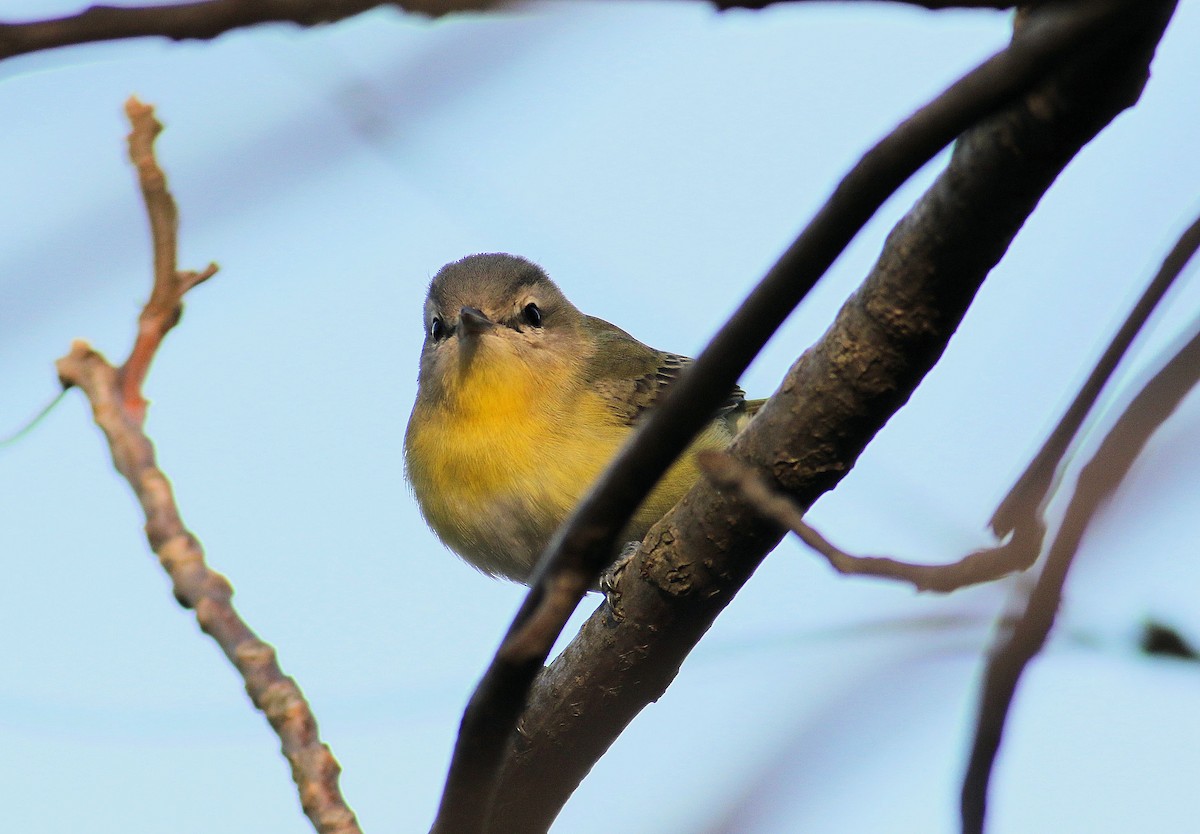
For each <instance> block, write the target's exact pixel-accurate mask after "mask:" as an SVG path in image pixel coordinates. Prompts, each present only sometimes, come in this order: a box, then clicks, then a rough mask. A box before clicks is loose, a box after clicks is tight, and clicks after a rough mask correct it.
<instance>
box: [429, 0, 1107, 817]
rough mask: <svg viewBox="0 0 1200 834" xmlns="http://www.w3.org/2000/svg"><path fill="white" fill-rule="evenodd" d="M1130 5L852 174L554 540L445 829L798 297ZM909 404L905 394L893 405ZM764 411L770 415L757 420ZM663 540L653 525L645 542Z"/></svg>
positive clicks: (1031, 41)
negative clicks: (952, 154) (556, 647)
mask: <svg viewBox="0 0 1200 834" xmlns="http://www.w3.org/2000/svg"><path fill="white" fill-rule="evenodd" d="M1127 9H1128V4H1127V3H1095V2H1091V3H1082V2H1065V3H1050V4H1047V9H1046V11H1044V12H1042V13H1041V17H1040V19H1039V23H1040V24H1041V25H1039V26H1038V27H1037V28H1036V31H1031V32H1029V33H1027V35H1026V36H1025V37H1022V38H1020V39H1018V40H1015V41H1014V43H1013V45H1012V46H1011V47H1010V48H1009V49H1007V50H1005V51H1003V52H1001V53H999V54H998V55H996V56H994V57H993V58H991V59H989V60H988V61H987V62H985V63H984V64H983V65H981V66H980V67H979V68H977V69H976V70H974V71H972V72H971V73H969V74H968V75H967V76H965V77H964V78H963V79H961V80H960V81H958V82H957V83H955V84H954V85H953V86H952V87H951V88H950V89H949V90H947V91H946V92H945V93H944V94H943V95H942V96H940V97H939V98H938V99H937V100H936V101H935V102H933V103H931V104H930V105H928V106H926V107H925V108H922V110H920V111H919V112H918V113H917V114H916V115H914V116H913V117H911V118H910V119H909V120H907V121H906V122H905V123H903V124H902V125H900V126H899V127H898V128H897V129H896V130H895V131H894V132H893V133H892V134H891V135H889V136H888V137H887V138H885V139H884V140H883V141H882V142H880V143H879V145H877V146H876V147H875V148H874V149H872V150H871V151H870V152H868V154H867V155H866V156H864V157H863V159H862V160H861V161H860V162H859V164H858V165H857V166H855V168H854V169H853V170H852V171H851V172H850V174H848V175H847V177H846V178H845V179H844V180H843V181H842V183H841V184H840V185H839V186H838V188H837V190H836V191H835V192H834V194H833V196H832V197H831V198H830V199H829V201H828V202H827V203H826V205H825V206H824V207H823V208H822V209H821V211H820V212H819V213H818V214H817V216H816V217H815V218H814V220H813V221H812V223H810V225H809V226H808V228H806V229H805V230H804V232H803V233H802V234H801V235H800V237H799V238H797V240H796V242H795V243H794V244H793V245H792V246H791V247H790V248H789V250H788V251H787V252H786V253H785V254H784V256H783V257H782V258H781V259H780V261H779V262H778V263H777V264H776V265H775V266H774V267H773V268H772V269H771V271H770V272H769V273H768V274H767V276H766V277H765V278H764V279H763V281H762V282H761V283H760V284H759V286H758V287H757V288H756V289H755V290H754V291H753V292H752V293H751V294H750V296H749V297H748V298H747V299H746V301H745V302H744V303H743V305H742V306H741V308H740V309H739V310H738V312H737V313H736V314H735V315H734V316H733V318H731V319H730V321H729V322H728V323H727V324H726V325H725V326H724V327H723V328H722V329H721V330H720V332H718V334H717V335H716V336H715V337H714V339H713V341H712V342H711V343H710V344H709V346H708V347H707V348H706V349H705V350H704V352H703V353H702V354H701V355H700V356H699V357H698V359H697V361H696V363H695V365H694V366H693V368H692V369H691V370H690V371H689V372H688V373H687V374H685V375H684V376H683V378H682V379H680V381H679V382H678V383H677V384H676V385H675V386H674V387H673V389H672V391H671V392H670V393H669V394H668V395H667V397H666V398H665V401H664V402H663V403H662V404H661V405H660V406H659V407H658V408H657V409H656V410H655V411H654V412H653V413H652V416H651V417H650V418H649V419H648V420H647V421H646V423H645V424H644V425H643V426H642V427H641V429H640V430H639V431H638V432H637V433H636V434H635V436H634V437H633V439H632V440H631V441H630V442H629V443H628V444H627V445H626V446H625V447H624V449H623V450H622V452H621V453H620V454H619V455H618V456H617V458H616V459H615V460H614V461H613V463H612V464H611V465H610V466H609V468H608V470H607V471H606V472H605V474H604V476H603V477H602V478H601V479H600V481H599V482H598V484H597V485H596V487H595V488H594V489H593V490H592V492H591V493H589V495H588V496H587V497H586V498H585V499H584V500H583V501H582V502H581V503H580V505H579V506H578V507H577V508H576V511H575V512H574V513H573V515H572V517H571V518H570V519H569V521H568V522H567V523H566V524H565V525H564V526H563V527H562V528H561V529H560V530H559V533H558V534H557V535H556V536H555V538H554V540H553V541H552V542H551V545H550V547H549V548H548V550H547V553H546V554H545V555H544V556H543V559H542V561H541V562H540V564H539V568H538V571H537V573H536V575H535V577H534V582H533V588H532V589H531V591H530V594H529V596H528V597H527V598H526V600H525V603H524V604H523V605H522V607H521V610H520V611H519V612H518V614H517V616H516V618H515V620H514V622H513V624H512V626H511V627H510V629H509V632H508V634H507V635H506V637H505V639H504V642H503V643H502V645H501V648H500V650H499V651H498V652H497V655H496V657H495V659H494V660H493V662H492V664H491V666H490V668H489V669H488V671H487V673H486V674H485V676H484V678H483V680H482V681H481V682H480V684H479V687H478V688H477V689H476V692H475V694H474V695H473V697H472V699H471V702H470V704H469V705H468V707H467V711H466V713H465V715H464V717H463V723H462V728H461V731H460V734H459V739H458V742H457V744H456V746H455V752H454V758H453V761H452V763H451V768H450V773H449V775H448V777H447V784H446V788H445V791H444V793H443V795H442V802H441V806H440V808H439V812H438V818H437V820H436V822H435V824H434V829H433V830H434V831H435V832H440V833H441V834H446V833H447V832H455V833H456V834H469V832H477V831H482V830H484V828H485V826H486V824H487V823H486V820H487V818H488V815H489V808H490V806H491V804H492V799H491V798H492V797H493V796H494V795H495V790H496V779H497V776H498V773H499V768H500V766H501V764H502V762H503V758H504V742H505V740H506V739H508V738H509V737H510V733H511V730H512V728H513V726H514V724H515V722H516V718H517V716H518V715H519V713H520V711H521V708H522V706H523V705H524V703H525V697H526V691H527V688H528V686H529V685H530V683H531V681H532V679H533V676H534V675H535V674H537V672H538V670H539V669H540V668H541V664H542V663H543V662H544V660H545V657H546V655H547V653H548V652H549V649H550V647H551V646H552V644H553V639H554V637H555V636H556V635H557V634H558V633H559V632H560V631H561V629H562V626H563V624H564V623H565V622H566V617H567V615H568V614H569V613H570V611H572V610H573V609H574V607H575V605H577V603H578V601H579V599H580V598H581V597H582V595H583V594H584V592H585V591H586V589H587V588H588V587H590V586H591V585H592V583H593V581H594V579H595V577H596V576H597V574H598V573H599V572H600V570H601V569H602V568H603V567H604V565H605V564H606V563H607V562H608V560H609V559H610V558H611V554H612V552H613V549H614V545H615V540H616V537H617V535H618V534H619V532H620V530H621V529H622V528H623V526H624V523H625V519H627V518H628V517H629V515H630V514H632V512H633V511H634V510H635V509H636V507H637V506H638V504H639V503H640V502H641V500H642V498H643V497H644V496H645V495H646V493H647V492H648V491H649V490H650V489H651V488H652V486H653V485H654V483H655V481H657V479H658V478H659V477H660V476H661V474H662V473H663V472H664V471H665V470H666V468H667V467H668V466H669V465H670V463H671V462H672V461H673V460H674V459H675V457H676V456H677V455H678V454H679V453H680V452H682V451H683V449H684V448H685V447H686V446H687V444H688V442H689V441H690V439H691V438H692V437H693V436H694V435H695V433H696V432H697V431H699V430H700V429H701V428H702V427H703V425H704V424H705V423H706V422H707V420H708V415H710V414H711V413H712V411H713V410H714V409H715V408H716V407H717V405H719V403H720V400H721V399H722V398H724V397H725V396H726V395H727V393H728V391H729V389H730V388H731V387H732V386H733V385H734V383H735V382H736V379H737V377H738V375H739V374H740V373H741V372H742V370H744V369H745V367H746V366H747V365H748V364H749V362H750V360H751V359H752V358H753V357H754V355H755V354H756V353H757V352H758V350H759V349H760V348H761V347H762V345H763V344H764V343H765V341H766V340H767V339H768V338H769V336H770V335H771V333H773V332H774V330H775V329H776V327H778V325H779V324H780V323H781V322H782V321H783V319H784V318H785V317H786V316H787V315H788V313H789V312H790V311H791V310H792V309H793V307H794V306H795V304H796V303H798V301H799V300H800V299H801V298H802V297H803V296H804V294H805V293H806V292H807V290H808V289H809V288H810V287H811V286H812V285H813V284H815V282H816V281H817V280H818V279H819V277H820V276H821V274H822V273H823V272H824V270H825V269H826V268H828V266H829V264H830V263H832V261H833V260H834V258H836V257H837V255H838V253H840V252H841V250H842V249H843V248H844V247H845V245H846V244H847V243H848V242H849V240H850V239H851V238H852V237H853V236H854V235H855V234H856V233H857V231H858V230H859V228H861V226H862V225H863V224H864V223H865V222H866V221H867V220H868V219H869V218H870V217H871V215H872V214H873V213H874V211H875V210H876V209H877V207H878V206H879V205H880V204H881V203H882V202H883V201H884V200H885V199H886V198H887V197H888V196H889V195H890V194H891V193H892V192H893V191H894V190H895V189H896V188H897V187H898V186H899V185H900V184H901V183H902V182H904V180H905V179H907V178H908V177H909V176H910V175H911V174H912V173H913V172H914V171H916V170H917V169H918V168H919V167H920V166H921V165H923V164H924V163H925V162H926V161H927V160H928V159H929V158H931V157H932V156H933V155H934V154H935V153H937V152H938V151H939V150H940V149H941V148H942V147H944V146H945V145H946V144H947V143H949V142H950V141H952V140H953V139H954V137H955V136H956V135H957V134H958V133H960V132H961V131H962V130H963V129H965V128H966V127H967V126H969V125H970V124H972V123H973V122H975V121H976V120H978V119H980V118H982V117H983V116H985V115H986V114H988V113H990V112H992V111H993V110H995V109H996V108H997V107H1000V106H1002V105H1004V104H1005V103H1007V102H1009V101H1011V100H1012V99H1013V98H1015V97H1016V96H1018V95H1020V94H1021V93H1022V92H1023V91H1025V90H1026V89H1028V88H1029V87H1030V86H1031V85H1032V84H1034V83H1036V82H1037V81H1039V80H1040V79H1042V78H1044V76H1045V73H1046V72H1047V71H1048V70H1049V69H1050V68H1051V67H1053V66H1054V64H1055V63H1056V62H1057V61H1059V60H1061V59H1062V58H1063V56H1064V55H1065V54H1067V53H1068V52H1069V50H1070V48H1072V47H1073V46H1076V45H1078V44H1080V43H1083V42H1086V41H1087V39H1088V38H1089V37H1094V36H1095V35H1096V33H1097V31H1099V30H1100V29H1101V28H1102V25H1103V24H1105V23H1107V24H1109V25H1111V23H1112V18H1111V16H1112V15H1113V14H1114V10H1120V11H1126V10H1127ZM1031 28H1032V27H1031ZM1102 123H1103V122H1100V124H1102ZM1098 128H1099V124H1097V125H1096V126H1095V129H1098ZM1089 135H1090V134H1089ZM1043 187H1044V186H1043ZM1014 231H1015V229H1014ZM1002 251H1003V247H1000V248H999V249H998V250H997V251H996V253H995V254H996V257H997V258H998V257H999V254H1000V253H1001V252H1002ZM993 262H994V261H993ZM964 307H965V305H964ZM930 328H931V329H933V326H932V325H930ZM914 384H915V381H914ZM900 402H901V401H900V400H899V399H895V401H894V405H893V406H892V408H893V410H894V408H898V407H899V405H900ZM761 418H762V414H760V415H759V417H758V418H756V420H759V419H761ZM863 442H864V443H865V438H864V439H863ZM656 529H657V528H656ZM653 536H654V531H653V530H652V531H651V533H650V536H648V538H647V540H648V541H649V540H651V539H652V537H653ZM768 538H769V537H768ZM776 538H777V537H776ZM572 772H574V771H572ZM508 795H513V796H520V797H521V800H522V801H524V800H532V797H530V796H529V795H528V791H519V792H517V793H516V794H510V793H509V792H507V791H506V796H508ZM558 795H559V794H558V793H550V792H547V793H546V794H545V796H555V797H557V796H558ZM530 804H531V805H532V804H535V803H532V802H531V803H530ZM542 807H543V808H544V807H545V805H542ZM554 810H556V809H554ZM506 818H507V819H508V820H517V819H518V818H517V817H515V816H514V815H513V814H512V813H510V812H507V811H506V812H505V813H500V812H498V811H497V812H496V813H495V814H494V815H493V817H492V824H493V830H497V829H496V828H495V826H496V825H506V826H510V827H511V828H506V829H503V830H514V831H520V830H530V831H531V830H536V828H535V827H534V823H532V822H531V821H530V820H529V819H528V818H525V817H520V818H519V820H520V821H504V820H505V819H506ZM545 823H548V821H546V820H541V821H540V823H539V824H545ZM522 826H524V827H522Z"/></svg>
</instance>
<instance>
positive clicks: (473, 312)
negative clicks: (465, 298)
mask: <svg viewBox="0 0 1200 834" xmlns="http://www.w3.org/2000/svg"><path fill="white" fill-rule="evenodd" d="M458 324H459V327H461V328H462V331H463V333H464V334H465V335H468V336H478V335H479V334H480V333H486V332H487V331H489V330H491V329H492V328H493V327H495V326H496V323H495V322H494V321H492V320H491V319H489V318H488V317H487V316H485V315H484V314H483V311H482V310H480V309H479V308H478V307H463V308H462V309H461V310H459V311H458Z"/></svg>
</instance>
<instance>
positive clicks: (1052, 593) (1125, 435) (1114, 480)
mask: <svg viewBox="0 0 1200 834" xmlns="http://www.w3.org/2000/svg"><path fill="white" fill-rule="evenodd" d="M1198 249H1200V219H1197V220H1196V221H1195V222H1194V223H1193V224H1192V225H1191V227H1190V228H1189V229H1188V230H1187V231H1186V232H1184V234H1183V236H1182V237H1181V238H1180V239H1179V241H1178V242H1177V243H1176V244H1175V247H1174V248H1173V249H1172V250H1171V253H1170V255H1168V256H1167V259H1166V261H1164V263H1163V266H1162V269H1161V270H1160V271H1159V276H1160V277H1161V276H1163V275H1164V274H1166V275H1169V276H1170V277H1171V278H1174V276H1175V275H1178V274H1179V273H1180V272H1182V271H1183V268H1184V266H1185V265H1186V264H1187V262H1188V261H1189V260H1190V259H1191V258H1192V256H1193V255H1194V254H1195V253H1196V251H1197V250H1198ZM1156 280H1157V278H1156ZM1197 381H1200V333H1197V334H1196V335H1195V336H1193V337H1192V338H1191V339H1190V340H1189V341H1188V343H1187V344H1186V345H1184V347H1183V348H1182V349H1180V351H1179V352H1178V353H1176V354H1175V356H1174V357H1172V358H1171V360H1170V361H1169V362H1168V363H1167V364H1166V365H1164V366H1163V368H1162V369H1161V370H1160V371H1159V372H1158V373H1156V374H1155V375H1154V377H1153V378H1152V379H1151V380H1150V381H1149V382H1148V383H1146V385H1145V386H1144V387H1143V388H1142V390H1141V391H1139V392H1138V394H1137V396H1136V397H1135V398H1134V399H1133V401H1132V402H1131V403H1130V404H1129V407H1128V408H1126V409H1125V411H1124V412H1123V413H1122V414H1121V416H1120V418H1119V419H1118V420H1117V422H1116V423H1115V424H1114V425H1113V427H1112V429H1111V430H1110V431H1109V432H1108V434H1107V435H1106V436H1105V438H1104V440H1103V441H1102V442H1101V444H1100V447H1099V448H1098V449H1097V450H1096V453H1095V455H1093V457H1092V459H1091V460H1090V461H1088V463H1087V464H1086V465H1085V466H1084V467H1083V469H1081V470H1080V473H1079V481H1078V483H1077V484H1076V486H1075V492H1074V494H1073V495H1072V496H1071V501H1070V503H1069V504H1068V505H1067V510H1066V513H1065V515H1064V516H1063V522H1062V526H1061V527H1060V528H1059V530H1058V532H1057V534H1056V535H1055V537H1054V540H1053V542H1051V544H1050V549H1049V552H1048V554H1047V556H1046V564H1045V567H1044V568H1043V569H1042V572H1041V575H1040V576H1039V577H1038V580H1037V583H1036V584H1035V585H1034V587H1033V590H1032V591H1031V592H1030V594H1029V598H1028V599H1027V600H1026V601H1025V609H1024V611H1023V612H1022V613H1021V615H1020V617H1019V618H1018V619H1017V620H1016V625H1015V626H1013V627H1011V628H1009V629H1005V630H1004V631H1003V632H1002V633H1001V635H1000V636H999V637H997V639H996V643H995V644H994V646H993V648H992V651H991V653H990V657H989V660H988V665H987V670H986V671H985V673H984V682H983V692H982V695H981V697H980V705H979V715H978V717H977V719H976V727H975V740H974V743H973V745H972V748H971V758H970V761H969V763H968V765H967V772H966V774H965V776H964V777H963V787H962V807H961V810H962V830H963V834H981V833H982V831H983V825H984V820H985V818H986V814H987V792H988V784H989V782H990V780H991V773H992V767H993V765H994V763H995V760H996V753H997V752H998V751H999V749H1000V741H1001V738H1002V736H1003V734H1004V725H1005V722H1006V720H1007V718H1008V712H1009V710H1010V709H1011V707H1012V701H1013V697H1014V695H1015V694H1016V689H1017V684H1018V683H1019V682H1020V680H1021V675H1022V674H1023V673H1024V671H1025V667H1026V666H1027V665H1028V664H1029V661H1030V660H1032V659H1033V657H1034V656H1035V655H1036V654H1037V653H1038V652H1040V651H1041V649H1042V646H1043V645H1044V644H1045V642H1046V637H1047V635H1049V633H1050V629H1051V628H1052V627H1053V626H1054V619H1055V617H1056V615H1057V614H1058V605H1059V601H1060V600H1061V598H1062V589H1063V585H1064V584H1065V583H1066V580H1067V573H1068V572H1069V571H1070V569H1071V564H1072V562H1073V561H1074V559H1075V554H1076V553H1077V552H1078V550H1079V545H1080V543H1081V542H1082V541H1083V537H1084V534H1085V533H1086V532H1087V529H1088V527H1089V526H1090V525H1091V522H1092V519H1093V518H1095V517H1096V514H1097V512H1098V511H1099V510H1100V508H1101V507H1102V506H1103V505H1104V503H1105V502H1106V501H1107V500H1108V498H1109V496H1111V495H1112V494H1113V492H1115V491H1116V489H1117V487H1118V486H1119V485H1120V484H1121V482H1122V481H1123V480H1124V479H1125V476H1126V475H1127V474H1128V473H1129V469H1130V467H1132V466H1133V462H1134V461H1135V460H1136V459H1137V456H1138V455H1139V454H1140V453H1141V451H1142V449H1143V448H1144V447H1145V445H1146V443H1147V441H1149V439H1150V437H1151V435H1153V434H1154V432H1155V431H1156V430H1157V429H1158V427H1159V426H1160V425H1162V423H1163V422H1164V421H1165V420H1166V419H1167V418H1168V417H1170V416H1171V414H1172V412H1174V410H1175V408H1176V407H1177V406H1178V405H1179V402H1180V401H1181V400H1182V399H1183V398H1184V396H1186V395H1187V393H1188V392H1189V391H1191V390H1192V389H1193V388H1194V387H1195V385H1196V383H1197Z"/></svg>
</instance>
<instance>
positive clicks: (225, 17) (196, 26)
mask: <svg viewBox="0 0 1200 834" xmlns="http://www.w3.org/2000/svg"><path fill="white" fill-rule="evenodd" d="M495 5H498V3H497V0H256V2H253V3H247V2H245V0H195V2H191V3H177V4H174V5H167V6H162V5H158V6H99V5H97V6H92V7H90V8H88V9H85V10H84V11H82V12H80V13H79V14H74V15H68V16H66V17H60V18H55V19H53V20H35V21H29V22H27V23H0V60H3V59H5V58H11V57H13V56H15V55H24V54H26V53H29V52H37V51H40V50H44V49H54V48H56V47H60V46H73V45H76V44H81V43H95V42H98V41H111V40H120V39H124V38H142V37H164V38H170V39H171V40H176V41H181V40H188V39H198V40H209V39H211V38H215V37H217V36H218V35H221V34H223V33H225V32H228V31H230V30H232V29H239V28H243V27H246V26H256V25H258V24H262V23H297V24H300V25H301V26H316V25H318V24H321V23H332V22H333V21H337V20H342V19H344V18H347V17H353V16H354V15H356V14H360V13H362V12H365V11H367V10H369V9H373V8H376V7H377V6H395V7H397V8H400V9H403V10H405V11H408V12H414V13H416V14H424V15H429V16H431V17H437V16H440V15H444V14H448V13H450V12H456V11H474V10H479V9H485V8H489V7H491V6H495Z"/></svg>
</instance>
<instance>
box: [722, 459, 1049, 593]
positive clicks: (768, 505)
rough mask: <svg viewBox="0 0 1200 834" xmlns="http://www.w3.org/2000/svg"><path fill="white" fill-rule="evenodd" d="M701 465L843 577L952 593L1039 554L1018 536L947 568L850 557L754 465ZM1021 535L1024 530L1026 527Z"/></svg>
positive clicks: (1022, 567)
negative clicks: (864, 578) (789, 532)
mask: <svg viewBox="0 0 1200 834" xmlns="http://www.w3.org/2000/svg"><path fill="white" fill-rule="evenodd" d="M700 466H701V468H702V469H703V470H704V474H705V475H707V476H708V479H709V480H710V481H712V482H713V485H714V486H715V487H716V488H717V489H719V490H721V491H722V492H728V493H731V494H733V495H735V496H736V497H737V499H738V500H739V501H742V502H743V503H745V504H746V505H747V506H750V507H753V508H754V511H755V512H756V513H758V514H759V515H761V516H763V517H764V518H767V519H769V520H771V521H773V522H775V523H776V524H778V525H780V526H782V527H784V528H786V529H788V530H791V531H792V532H793V533H795V534H796V535H797V536H799V538H800V540H801V541H803V542H804V543H805V544H806V545H808V546H809V547H810V548H811V549H812V550H815V551H816V552H817V553H819V554H820V555H821V556H823V557H825V560H826V561H827V562H829V564H830V566H831V567H832V568H833V569H834V570H836V571H837V572H838V573H840V574H842V575H844V576H873V577H876V578H878V579H893V580H896V581H899V582H907V583H908V584H910V585H912V586H913V588H915V589H916V590H918V591H937V592H939V593H948V592H950V591H957V590H958V589H959V588H965V587H967V586H968V585H978V584H980V583H983V582H991V581H993V580H996V579H1000V578H1001V577H1004V576H1007V575H1008V574H1010V573H1014V572H1016V571H1021V570H1025V569H1027V568H1028V567H1029V566H1030V565H1031V564H1032V561H1030V560H1029V558H1028V556H1029V554H1032V556H1033V557H1034V558H1036V557H1037V554H1038V549H1037V547H1036V546H1034V547H1028V546H1026V544H1025V542H1024V541H1022V537H1021V536H1014V538H1013V539H1011V540H1010V541H1008V542H1006V543H1005V544H1002V545H997V546H995V547H987V548H983V549H981V550H976V551H973V552H971V553H968V554H967V555H966V556H964V557H962V558H961V559H959V560H958V561H956V562H950V563H949V564H944V565H922V564H917V563H915V562H903V561H900V560H898V559H893V558H890V557H888V556H852V555H851V554H849V553H847V552H845V551H844V550H841V549H840V548H838V547H836V546H835V545H834V544H833V543H832V542H830V541H829V540H828V539H826V538H825V537H824V536H822V535H821V534H820V533H819V532H818V531H817V530H816V529H814V528H813V527H812V526H811V525H810V524H808V522H806V521H805V520H804V512H803V511H802V510H801V509H800V507H798V506H797V505H796V504H795V503H794V502H793V501H792V500H791V499H790V498H788V497H787V496H786V495H783V494H781V493H779V492H777V491H776V490H774V489H772V487H771V485H770V483H769V482H768V481H767V479H766V478H765V477H763V476H762V475H761V474H759V472H758V471H757V470H756V469H754V468H753V467H751V466H749V465H747V464H745V463H742V462H741V461H739V460H737V459H736V458H734V457H732V456H730V455H727V454H725V453H723V452H704V453H702V454H701V455H700ZM1021 532H1025V528H1022V531H1021ZM1039 541H1040V538H1039Z"/></svg>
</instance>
